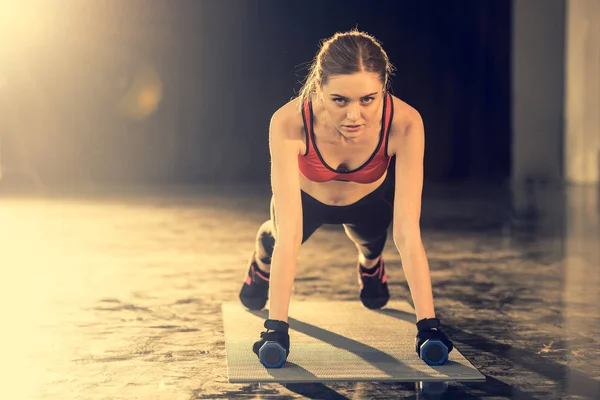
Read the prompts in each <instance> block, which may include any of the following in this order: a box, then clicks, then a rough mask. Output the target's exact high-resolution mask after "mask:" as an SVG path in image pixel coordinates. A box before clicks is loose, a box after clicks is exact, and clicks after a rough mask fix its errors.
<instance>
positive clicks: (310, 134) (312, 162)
mask: <svg viewBox="0 0 600 400" xmlns="http://www.w3.org/2000/svg"><path fill="white" fill-rule="evenodd" d="M393 114H394V104H393V101H392V96H391V95H390V94H389V93H388V94H387V95H386V96H385V101H384V103H383V113H382V116H381V118H382V120H383V123H382V124H381V132H380V133H379V142H378V143H377V147H376V148H375V151H374V152H373V154H371V157H369V159H368V160H367V161H366V162H365V163H364V164H363V165H361V166H360V167H358V168H356V169H354V170H352V171H338V170H336V169H333V168H331V167H330V166H329V165H327V164H326V163H325V161H324V160H323V157H322V156H321V153H319V149H318V148H317V146H316V145H315V132H314V129H313V110H312V103H311V102H310V100H309V99H306V100H305V101H304V107H303V112H302V119H303V121H304V131H305V132H306V152H305V153H304V154H298V167H299V168H300V172H301V173H302V175H303V176H304V177H305V178H306V179H308V180H310V181H313V182H327V181H331V180H336V181H345V182H357V183H372V182H376V181H377V180H378V179H379V178H381V177H382V176H383V174H385V171H386V170H387V169H388V166H389V164H390V157H389V156H388V155H387V148H388V136H389V131H390V126H391V122H392V118H393Z"/></svg>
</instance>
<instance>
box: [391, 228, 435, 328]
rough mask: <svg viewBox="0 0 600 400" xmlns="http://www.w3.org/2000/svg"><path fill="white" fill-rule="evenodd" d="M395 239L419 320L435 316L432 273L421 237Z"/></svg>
mask: <svg viewBox="0 0 600 400" xmlns="http://www.w3.org/2000/svg"><path fill="white" fill-rule="evenodd" d="M395 241H396V248H397V249H398V252H399V253H400V257H401V258H402V268H403V270H404V275H405V276H406V281H407V282H408V286H409V288H410V293H411V296H412V299H413V303H414V305H415V311H416V317H417V321H419V320H421V319H423V318H434V317H435V309H434V304H433V293H432V289H431V275H430V272H429V263H428V261H427V255H426V253H425V248H424V247H423V243H422V242H421V240H420V238H419V239H416V238H415V239H412V240H395Z"/></svg>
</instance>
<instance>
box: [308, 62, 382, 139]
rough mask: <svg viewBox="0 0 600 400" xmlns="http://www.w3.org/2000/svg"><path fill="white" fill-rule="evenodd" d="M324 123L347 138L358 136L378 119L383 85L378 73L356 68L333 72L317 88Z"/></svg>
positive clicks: (376, 123) (377, 124) (377, 121)
mask: <svg viewBox="0 0 600 400" xmlns="http://www.w3.org/2000/svg"><path fill="white" fill-rule="evenodd" d="M319 96H320V97H321V99H322V101H323V105H324V108H325V112H326V113H327V125H329V126H331V127H332V128H335V129H337V130H338V131H339V133H340V134H341V135H342V136H344V137H346V138H348V139H353V138H358V137H360V136H361V135H362V134H363V133H364V132H365V131H367V130H368V129H369V128H371V127H374V126H375V127H377V126H379V123H380V122H381V107H382V104H383V85H382V83H381V80H380V79H379V75H377V74H375V73H372V72H358V73H355V74H348V75H336V76H332V77H330V78H329V80H328V82H327V84H325V85H323V86H322V87H321V88H320V93H319Z"/></svg>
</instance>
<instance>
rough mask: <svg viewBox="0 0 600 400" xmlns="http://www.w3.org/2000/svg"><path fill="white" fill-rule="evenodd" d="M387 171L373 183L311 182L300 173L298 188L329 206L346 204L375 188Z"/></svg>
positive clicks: (381, 181) (354, 201) (353, 201)
mask: <svg viewBox="0 0 600 400" xmlns="http://www.w3.org/2000/svg"><path fill="white" fill-rule="evenodd" d="M386 176H387V172H386V173H385V174H383V176H382V177H381V178H379V179H378V180H377V181H375V182H373V183H355V182H341V181H329V182H312V181H309V180H308V179H306V178H305V177H304V176H303V175H302V174H300V189H301V190H303V191H304V192H306V193H307V194H308V195H310V196H311V197H314V198H315V199H317V200H318V201H320V202H321V203H323V204H327V205H329V206H347V205H350V204H353V203H356V202H357V201H358V200H360V199H362V198H363V197H365V196H366V195H368V194H369V193H371V192H372V191H374V190H375V189H377V188H378V187H379V185H381V184H382V183H383V181H384V180H385V177H386Z"/></svg>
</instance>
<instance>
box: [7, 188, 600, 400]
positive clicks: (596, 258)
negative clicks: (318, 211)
mask: <svg viewBox="0 0 600 400" xmlns="http://www.w3.org/2000/svg"><path fill="white" fill-rule="evenodd" d="M598 192H599V190H598V188H597V187H596V188H594V187H570V188H568V189H561V188H558V189H556V188H554V189H552V188H544V187H530V188H528V189H524V190H519V191H516V192H514V193H513V194H510V193H508V192H507V191H506V190H504V189H503V188H500V187H494V186H472V185H470V186H464V185H455V186H452V185H449V186H434V185H426V189H425V199H424V204H423V217H422V228H423V240H424V243H425V247H426V250H427V253H428V256H429V260H430V265H431V270H432V280H433V288H434V297H435V301H436V310H437V313H438V315H439V317H440V318H441V320H442V322H443V323H444V327H445V331H446V332H447V333H448V335H449V336H450V337H451V338H452V340H453V341H454V343H455V345H456V346H457V347H458V348H459V349H460V351H461V352H462V353H463V354H464V355H465V357H467V358H468V359H469V360H470V361H471V362H472V363H473V364H474V365H475V366H476V367H477V368H478V369H479V370H480V371H481V372H482V373H483V374H485V375H486V376H487V382H486V383H477V384H452V385H450V387H449V388H448V390H447V391H446V393H445V394H444V395H442V396H441V397H439V398H444V399H474V398H484V399H599V398H600V251H599V249H598V245H599V244H600V203H599V201H598V197H599V196H598ZM74 193H75V192H69V191H62V192H61V191H52V192H45V193H38V194H37V195H32V194H31V193H29V194H24V193H23V192H20V193H19V192H14V191H10V190H7V189H6V187H5V188H4V190H2V187H0V265H1V266H2V268H1V269H0V271H1V272H0V273H1V279H0V296H1V301H0V305H1V310H0V311H1V313H2V315H3V320H4V321H5V322H4V324H3V329H2V330H1V332H2V333H1V334H2V340H0V343H1V345H2V347H3V349H2V352H1V354H2V355H3V359H2V374H1V375H0V376H2V381H3V383H2V386H1V389H0V390H1V393H2V396H1V397H2V398H6V399H29V398H32V399H33V398H35V399H61V400H66V399H84V398H85V399H134V398H143V399H206V398H279V399H281V398H283V399H287V398H290V399H291V398H310V399H378V398H382V399H383V398H420V397H422V395H421V394H420V393H418V392H416V391H415V389H414V386H412V385H407V384H400V383H398V384H394V383H345V382H340V383H335V384H327V385H324V384H298V385H287V386H286V387H284V386H282V385H277V384H268V385H261V386H259V385H234V384H229V383H228V382H227V371H226V365H225V347H224V341H223V324H222V320H221V313H220V304H221V302H223V301H230V300H232V299H237V294H238V291H239V289H240V285H241V284H242V280H243V278H244V275H245V272H246V270H247V261H248V258H249V256H250V253H251V251H252V248H253V242H254V235H255V232H256V229H257V228H258V226H259V225H260V224H261V223H262V222H263V221H264V220H265V219H266V218H267V216H268V200H269V196H270V194H269V192H268V187H267V188H264V187H259V186H245V187H241V186H237V187H236V186H229V187H225V186H221V187H214V186H212V187H211V186H203V187H191V186H190V187H168V188H167V187H164V188H154V189H148V188H146V189H141V188H138V189H131V188H130V189H128V190H108V189H100V188H87V189H86V190H85V191H83V192H81V193H79V194H74ZM385 257H386V261H387V269H388V275H389V279H390V291H391V293H392V296H393V297H395V298H407V299H408V298H409V297H410V295H409V292H408V289H407V285H406V282H405V279H404V276H403V273H402V269H401V265H400V258H399V255H398V254H397V251H396V250H395V248H394V246H393V243H392V241H391V240H390V241H389V242H388V245H387V247H386V251H385ZM355 265H356V250H355V248H354V247H353V245H352V244H351V242H350V241H349V240H348V239H347V238H346V236H345V234H344V233H343V231H341V230H340V229H338V228H336V227H325V228H323V229H321V230H319V231H317V233H316V234H315V235H314V236H313V237H312V238H311V239H310V240H309V241H308V242H307V243H306V244H305V245H304V246H303V248H302V251H301V253H300V264H299V269H298V274H297V279H296V283H295V287H294V294H293V298H292V301H303V300H306V299H320V300H322V299H335V300H355V299H357V296H358V287H357V283H356V275H355ZM256 334H257V335H258V332H256Z"/></svg>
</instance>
